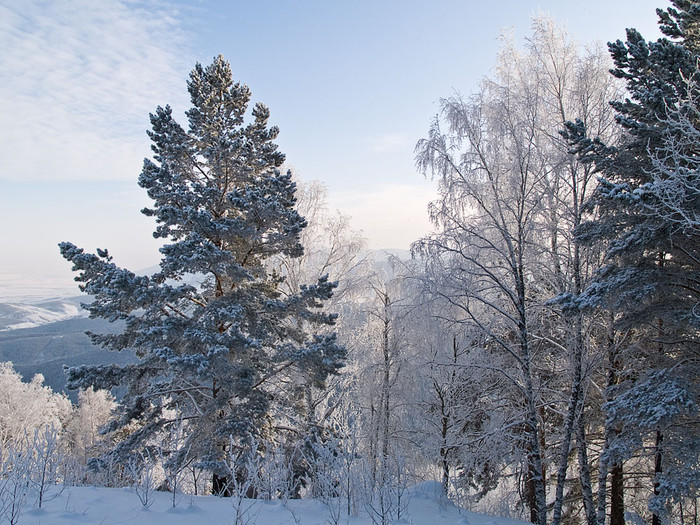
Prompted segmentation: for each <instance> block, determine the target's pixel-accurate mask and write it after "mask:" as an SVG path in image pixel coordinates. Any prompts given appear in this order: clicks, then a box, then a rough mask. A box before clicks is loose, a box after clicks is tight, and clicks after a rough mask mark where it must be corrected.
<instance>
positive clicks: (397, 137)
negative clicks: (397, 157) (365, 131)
mask: <svg viewBox="0 0 700 525" xmlns="http://www.w3.org/2000/svg"><path fill="white" fill-rule="evenodd" d="M410 142H411V141H410V140H409V138H408V137H407V136H406V135H402V134H401V133H386V134H384V135H379V136H377V137H371V138H369V139H367V144H368V145H369V148H370V150H371V151H374V152H375V153H389V152H394V151H400V150H402V149H404V148H406V146H408V145H409V144H410Z"/></svg>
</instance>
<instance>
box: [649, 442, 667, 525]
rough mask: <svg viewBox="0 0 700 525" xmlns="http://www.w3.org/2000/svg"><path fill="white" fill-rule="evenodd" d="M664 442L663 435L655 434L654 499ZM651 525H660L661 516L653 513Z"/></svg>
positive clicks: (661, 468) (657, 489)
mask: <svg viewBox="0 0 700 525" xmlns="http://www.w3.org/2000/svg"><path fill="white" fill-rule="evenodd" d="M663 440H664V435H663V434H662V433H661V432H660V431H657V432H656V443H655V445H654V453H655V454H654V497H658V495H659V476H660V475H661V473H662V472H663V464H662V460H663V455H662V452H661V445H662V443H663ZM651 525H661V516H659V514H658V513H656V512H655V513H654V514H653V515H652V518H651Z"/></svg>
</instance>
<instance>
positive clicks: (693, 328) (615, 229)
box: [566, 0, 700, 523]
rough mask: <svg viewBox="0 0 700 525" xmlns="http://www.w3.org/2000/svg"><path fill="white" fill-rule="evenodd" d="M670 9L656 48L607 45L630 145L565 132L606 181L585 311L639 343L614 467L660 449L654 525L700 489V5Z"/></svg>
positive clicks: (586, 232)
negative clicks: (667, 508)
mask: <svg viewBox="0 0 700 525" xmlns="http://www.w3.org/2000/svg"><path fill="white" fill-rule="evenodd" d="M672 3H673V5H674V7H671V8H668V9H667V10H661V9H658V10H657V13H658V15H659V18H660V27H661V31H662V32H663V33H664V34H665V35H666V37H665V38H660V39H658V40H657V41H656V42H647V41H645V40H644V38H643V37H642V35H641V34H640V33H639V32H638V31H636V30H635V29H628V30H627V41H626V42H622V41H620V40H618V41H617V42H615V43H611V44H609V48H610V53H611V55H612V58H613V61H614V63H615V68H614V69H613V70H612V73H613V75H615V76H616V77H618V78H620V79H623V80H624V81H625V82H626V85H627V89H628V93H629V98H626V99H625V100H621V101H616V102H613V103H612V105H613V107H614V109H615V110H616V111H617V121H618V123H619V124H620V126H621V127H622V128H623V129H624V131H625V137H624V141H623V144H622V145H621V146H620V147H617V148H613V147H608V146H607V145H606V144H604V143H603V142H602V141H600V140H598V139H597V138H596V137H591V136H588V135H587V131H586V127H585V125H584V123H583V122H582V121H577V122H575V123H568V125H567V132H566V136H567V138H568V139H569V141H570V143H571V144H572V146H573V150H574V151H575V152H576V153H577V154H578V155H579V156H580V157H581V158H582V160H584V161H587V162H593V163H594V165H595V167H596V169H597V170H598V171H599V172H600V174H601V178H600V183H599V186H598V188H597V190H596V192H595V193H594V195H593V196H592V198H591V199H590V201H589V203H588V210H589V211H591V212H595V216H594V219H593V220H590V221H588V222H585V223H583V224H582V225H581V226H580V227H579V228H577V231H576V236H577V240H578V242H580V243H583V244H589V245H592V244H596V243H602V244H603V245H605V246H606V247H607V249H606V261H607V265H606V266H605V267H603V268H602V269H601V270H600V271H599V272H598V273H597V274H596V275H595V276H594V279H593V280H592V282H591V283H590V284H589V286H588V287H587V288H586V289H585V290H584V291H583V293H582V294H580V295H579V296H578V298H577V304H578V306H580V307H584V308H585V307H591V306H605V307H607V308H609V309H611V310H612V311H614V312H616V315H617V321H618V322H617V324H618V326H619V327H623V328H626V329H630V330H632V331H633V333H634V334H635V335H636V337H635V339H634V343H633V344H632V346H633V347H634V353H632V354H631V355H633V361H628V362H627V366H626V368H627V370H628V372H627V373H626V379H627V380H626V381H622V382H621V384H620V385H619V386H616V387H615V388H614V390H615V392H613V394H614V395H613V397H612V400H611V401H610V402H609V403H608V405H607V412H608V419H609V421H611V422H612V423H613V425H609V426H615V427H616V428H617V429H618V433H617V434H616V436H615V437H614V439H611V442H610V447H609V449H608V451H607V453H606V455H607V458H606V459H607V461H608V462H619V461H622V460H625V459H629V458H630V457H633V456H635V455H638V454H641V453H643V450H644V446H645V445H648V444H650V443H652V444H653V446H652V447H650V449H651V450H652V451H653V452H652V455H651V456H650V457H649V463H650V464H651V465H652V467H651V469H652V471H653V478H654V481H653V483H654V490H653V492H654V496H653V497H652V498H651V500H650V504H651V508H652V511H653V513H654V519H653V521H654V522H655V523H660V515H661V513H662V510H663V507H664V505H666V504H668V503H669V502H670V501H671V500H672V499H675V500H678V499H680V498H682V497H683V496H687V495H691V494H694V493H695V491H696V490H697V488H698V481H699V479H698V476H697V468H696V466H697V461H698V451H699V450H700V434H698V432H697V423H696V422H695V421H694V420H693V419H692V418H689V416H690V415H691V414H692V413H693V412H694V410H696V408H697V403H698V394H699V393H700V392H699V390H698V379H699V378H698V368H697V364H698V363H697V355H698V343H700V338H699V337H698V335H699V334H698V329H699V328H700V316H698V313H697V312H698V308H699V302H700V286H698V284H697V283H699V282H700V230H699V229H698V228H697V224H693V221H692V217H694V216H696V215H697V212H698V207H699V206H700V200H699V199H698V192H699V191H700V183H699V180H700V179H699V178H698V170H697V168H698V166H697V161H696V160H695V159H696V158H697V155H698V153H700V141H698V140H697V137H698V135H697V134H695V135H694V134H693V132H692V130H693V129H694V130H695V131H697V130H698V126H699V124H698V118H697V115H698V113H697V109H698V107H697V104H696V102H697V100H698V95H700V91H698V86H697V84H696V83H695V82H694V80H693V79H694V77H695V76H696V71H697V68H698V58H699V56H698V54H697V53H698V49H699V47H698V46H699V45H700V35H699V34H698V24H699V23H700V2H697V1H694V0H693V1H688V0H672ZM679 191H680V193H679ZM671 197H673V198H671ZM622 375H623V376H625V374H622ZM694 465H695V466H694ZM691 473H692V474H691Z"/></svg>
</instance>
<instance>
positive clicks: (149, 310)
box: [60, 56, 345, 494]
mask: <svg viewBox="0 0 700 525" xmlns="http://www.w3.org/2000/svg"><path fill="white" fill-rule="evenodd" d="M188 91H189V94H190V97H191V102H192V108H191V109H190V110H189V111H187V113H186V115H187V117H188V119H189V129H188V130H187V131H185V130H184V129H183V128H182V127H181V126H180V125H179V124H178V123H177V122H176V121H175V120H174V118H173V116H172V110H171V108H170V107H169V106H166V107H165V108H162V107H158V108H157V110H156V112H155V113H154V114H151V116H150V119H151V125H152V130H151V131H149V132H148V135H149V137H150V138H151V140H152V143H153V144H152V146H151V148H152V150H153V152H154V157H153V161H151V160H148V159H146V160H145V161H144V166H143V171H142V173H141V176H140V178H139V185H140V186H141V187H142V188H145V189H146V191H147V192H148V196H149V197H150V198H151V199H152V200H153V204H152V206H151V207H149V208H145V209H144V210H142V212H143V213H144V214H145V215H147V216H151V217H154V218H155V220H156V221H157V224H158V225H157V228H156V230H155V232H154V237H156V238H161V239H164V240H168V241H169V242H168V243H167V244H165V245H164V246H163V247H162V248H161V253H162V260H161V263H160V271H158V272H157V273H155V274H154V275H151V276H140V275H136V274H134V273H133V272H131V271H129V270H126V269H123V268H119V267H117V266H116V265H115V264H114V263H113V262H112V257H111V256H110V255H109V253H108V252H107V250H99V249H98V250H97V253H96V254H90V253H85V252H84V251H83V250H82V249H80V248H77V247H76V246H74V245H73V244H70V243H61V244H60V248H61V253H62V255H63V256H64V257H65V258H66V259H67V260H69V261H70V262H72V263H73V270H74V271H78V272H80V273H79V275H78V276H77V277H76V281H79V282H80V283H81V284H80V288H81V290H82V291H84V292H86V293H87V294H90V295H91V296H93V297H94V300H93V302H92V303H90V304H89V305H88V306H87V308H89V311H90V315H91V317H101V318H105V319H108V320H110V321H117V320H121V321H123V322H124V329H123V330H122V331H121V332H120V333H116V334H90V336H91V338H92V341H93V342H94V343H96V344H99V345H101V346H103V347H106V348H108V349H111V350H115V351H121V350H125V349H131V350H133V351H134V352H135V355H136V357H137V358H138V360H137V362H136V363H135V364H132V365H127V366H116V365H98V366H81V367H77V368H73V369H70V370H69V371H68V379H69V386H70V387H71V388H87V387H94V388H104V389H111V388H114V387H116V386H122V387H126V394H125V395H124V397H123V399H122V400H121V405H120V407H121V408H120V417H119V418H118V420H117V421H116V423H115V424H114V427H115V429H116V428H130V429H133V431H132V432H131V433H130V434H129V436H128V438H127V439H125V440H124V441H123V442H121V443H120V444H119V445H118V446H117V447H116V448H115V449H114V450H113V451H112V452H111V454H112V459H117V460H119V459H120V458H125V457H126V456H127V455H128V454H130V453H131V452H132V451H134V450H139V449H142V448H144V447H147V446H150V445H152V444H153V443H154V442H156V441H157V440H158V439H159V436H162V435H164V434H165V433H166V432H168V430H169V429H170V427H171V426H173V425H175V424H178V423H181V422H185V424H186V428H187V439H186V441H185V443H183V446H182V450H184V451H186V453H187V454H188V457H190V458H192V457H195V458H196V459H197V460H198V462H199V466H200V468H204V469H207V470H209V471H211V472H212V473H213V485H214V486H213V490H214V491H215V492H217V493H224V494H225V493H226V492H227V482H228V481H229V480H230V479H231V475H232V474H233V473H232V471H231V469H230V468H227V466H226V465H230V463H231V461H230V458H235V457H236V456H237V455H243V452H244V451H245V452H246V453H247V452H248V451H246V447H248V446H249V443H250V442H256V443H260V442H262V441H261V439H260V438H265V437H270V436H273V435H275V434H276V433H278V429H279V428H286V429H294V430H297V431H302V433H303V428H302V427H301V425H303V423H301V422H302V421H304V417H303V414H300V413H299V411H300V410H303V403H300V402H299V400H300V398H301V396H302V394H303V392H302V391H301V389H302V388H303V387H304V386H305V385H309V384H310V385H312V387H314V388H324V384H325V380H326V378H327V377H328V376H329V375H331V374H335V373H337V372H338V371H339V369H340V368H341V367H342V364H343V361H344V358H345V350H344V349H343V348H342V347H341V346H340V345H338V344H337V343H336V341H335V334H334V333H328V331H327V330H324V331H323V334H324V335H319V334H321V332H322V331H321V330H320V328H321V327H323V326H327V325H333V323H334V320H335V316H334V315H332V314H327V313H324V312H323V311H322V310H321V306H322V305H323V302H324V301H325V300H327V299H328V298H330V297H331V295H332V292H333V289H334V287H335V283H331V282H329V281H328V279H327V278H325V277H322V278H320V279H319V280H318V282H317V283H316V284H313V285H310V286H302V287H301V288H300V291H299V292H298V293H295V294H285V295H283V294H281V293H280V291H279V287H280V285H281V283H282V282H283V278H282V277H280V276H279V275H278V274H277V273H276V272H274V271H271V270H269V265H266V262H267V261H268V260H269V259H270V258H272V257H274V256H279V255H285V256H288V257H298V256H300V255H301V254H302V253H303V248H302V246H301V244H300V242H299V238H300V234H301V232H302V230H303V229H304V227H305V226H306V221H305V219H304V218H303V217H302V216H301V215H300V214H299V213H298V212H297V211H296V209H295V201H296V200H295V189H296V186H295V183H294V182H293V181H292V178H291V173H289V172H287V173H280V171H279V170H278V168H279V167H280V166H281V165H282V163H283V161H284V155H283V154H282V153H280V152H279V151H277V145H276V144H275V143H274V142H273V140H274V139H275V138H276V136H277V134H278V129H277V128H276V127H269V126H268V118H269V110H268V108H267V107H266V106H264V105H263V104H260V103H258V104H256V105H255V107H254V108H253V110H252V119H251V120H252V121H251V122H249V123H246V120H247V119H246V112H247V108H248V104H249V102H250V98H251V93H250V90H249V89H248V87H247V86H245V85H242V84H240V83H234V82H233V80H232V74H231V68H230V66H229V64H228V62H227V61H225V60H224V58H223V57H221V56H219V57H217V58H215V59H214V61H213V63H212V64H211V65H209V66H207V67H203V66H202V65H201V64H197V65H196V66H195V68H194V69H193V70H192V72H191V74H190V80H189V82H188ZM193 282H196V284H192V283H193ZM173 414H174V415H173ZM251 438H253V439H251ZM253 452H255V451H253ZM183 453H184V452H183ZM178 460H179V459H178V454H176V453H175V454H173V455H172V457H171V458H170V459H169V461H171V462H177V461H178Z"/></svg>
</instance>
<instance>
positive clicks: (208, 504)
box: [18, 482, 525, 525]
mask: <svg viewBox="0 0 700 525" xmlns="http://www.w3.org/2000/svg"><path fill="white" fill-rule="evenodd" d="M439 493H440V485H439V484H438V483H436V482H425V483H420V484H418V485H416V486H415V487H412V488H411V489H409V491H408V494H407V496H408V498H409V500H408V501H409V503H408V506H407V508H406V511H405V515H404V516H403V518H402V520H401V521H398V522H395V523H401V524H414V525H423V524H426V525H448V524H450V525H452V524H455V525H522V524H524V523H525V522H521V521H515V520H510V519H504V518H495V517H492V516H484V515H481V514H475V513H473V512H469V511H465V510H462V509H459V508H457V507H456V506H455V505H453V504H452V503H451V502H450V501H448V500H445V499H443V498H441V497H440V496H439ZM49 497H50V498H52V499H50V500H49V501H45V502H44V504H43V506H42V508H41V509H38V508H34V507H35V504H34V503H33V502H31V501H29V502H28V503H27V505H26V506H25V509H24V511H23V512H22V514H21V515H20V518H19V521H18V523H20V524H23V525H63V524H66V525H68V524H80V523H84V524H102V525H117V524H120V525H121V524H137V525H163V524H167V525H190V524H193V523H194V524H199V525H205V524H209V523H216V524H217V525H223V524H234V523H235V516H236V512H235V506H234V505H235V502H236V499H235V498H217V497H214V496H188V495H182V496H178V498H177V505H176V506H175V507H173V505H172V503H173V499H172V494H170V493H167V492H154V493H153V495H152V501H153V503H152V505H150V506H149V507H144V506H143V505H142V504H141V501H140V500H139V497H138V496H137V494H136V492H135V491H134V489H130V488H125V489H115V488H97V487H66V488H65V489H63V490H55V491H54V492H53V494H50V495H49ZM243 510H244V511H245V516H244V519H243V520H241V522H242V523H250V524H260V525H287V524H289V525H296V524H303V525H325V524H326V523H333V521H332V520H331V519H330V514H329V509H328V507H327V506H326V505H324V504H322V503H320V502H318V501H316V500H289V501H288V502H287V503H286V504H285V503H283V502H281V501H260V500H243ZM338 523H340V524H344V525H345V524H347V525H360V524H368V523H372V520H371V519H370V518H369V517H368V516H366V515H365V516H362V515H360V516H357V517H350V518H347V517H345V516H343V517H341V519H340V521H339V522H338Z"/></svg>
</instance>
